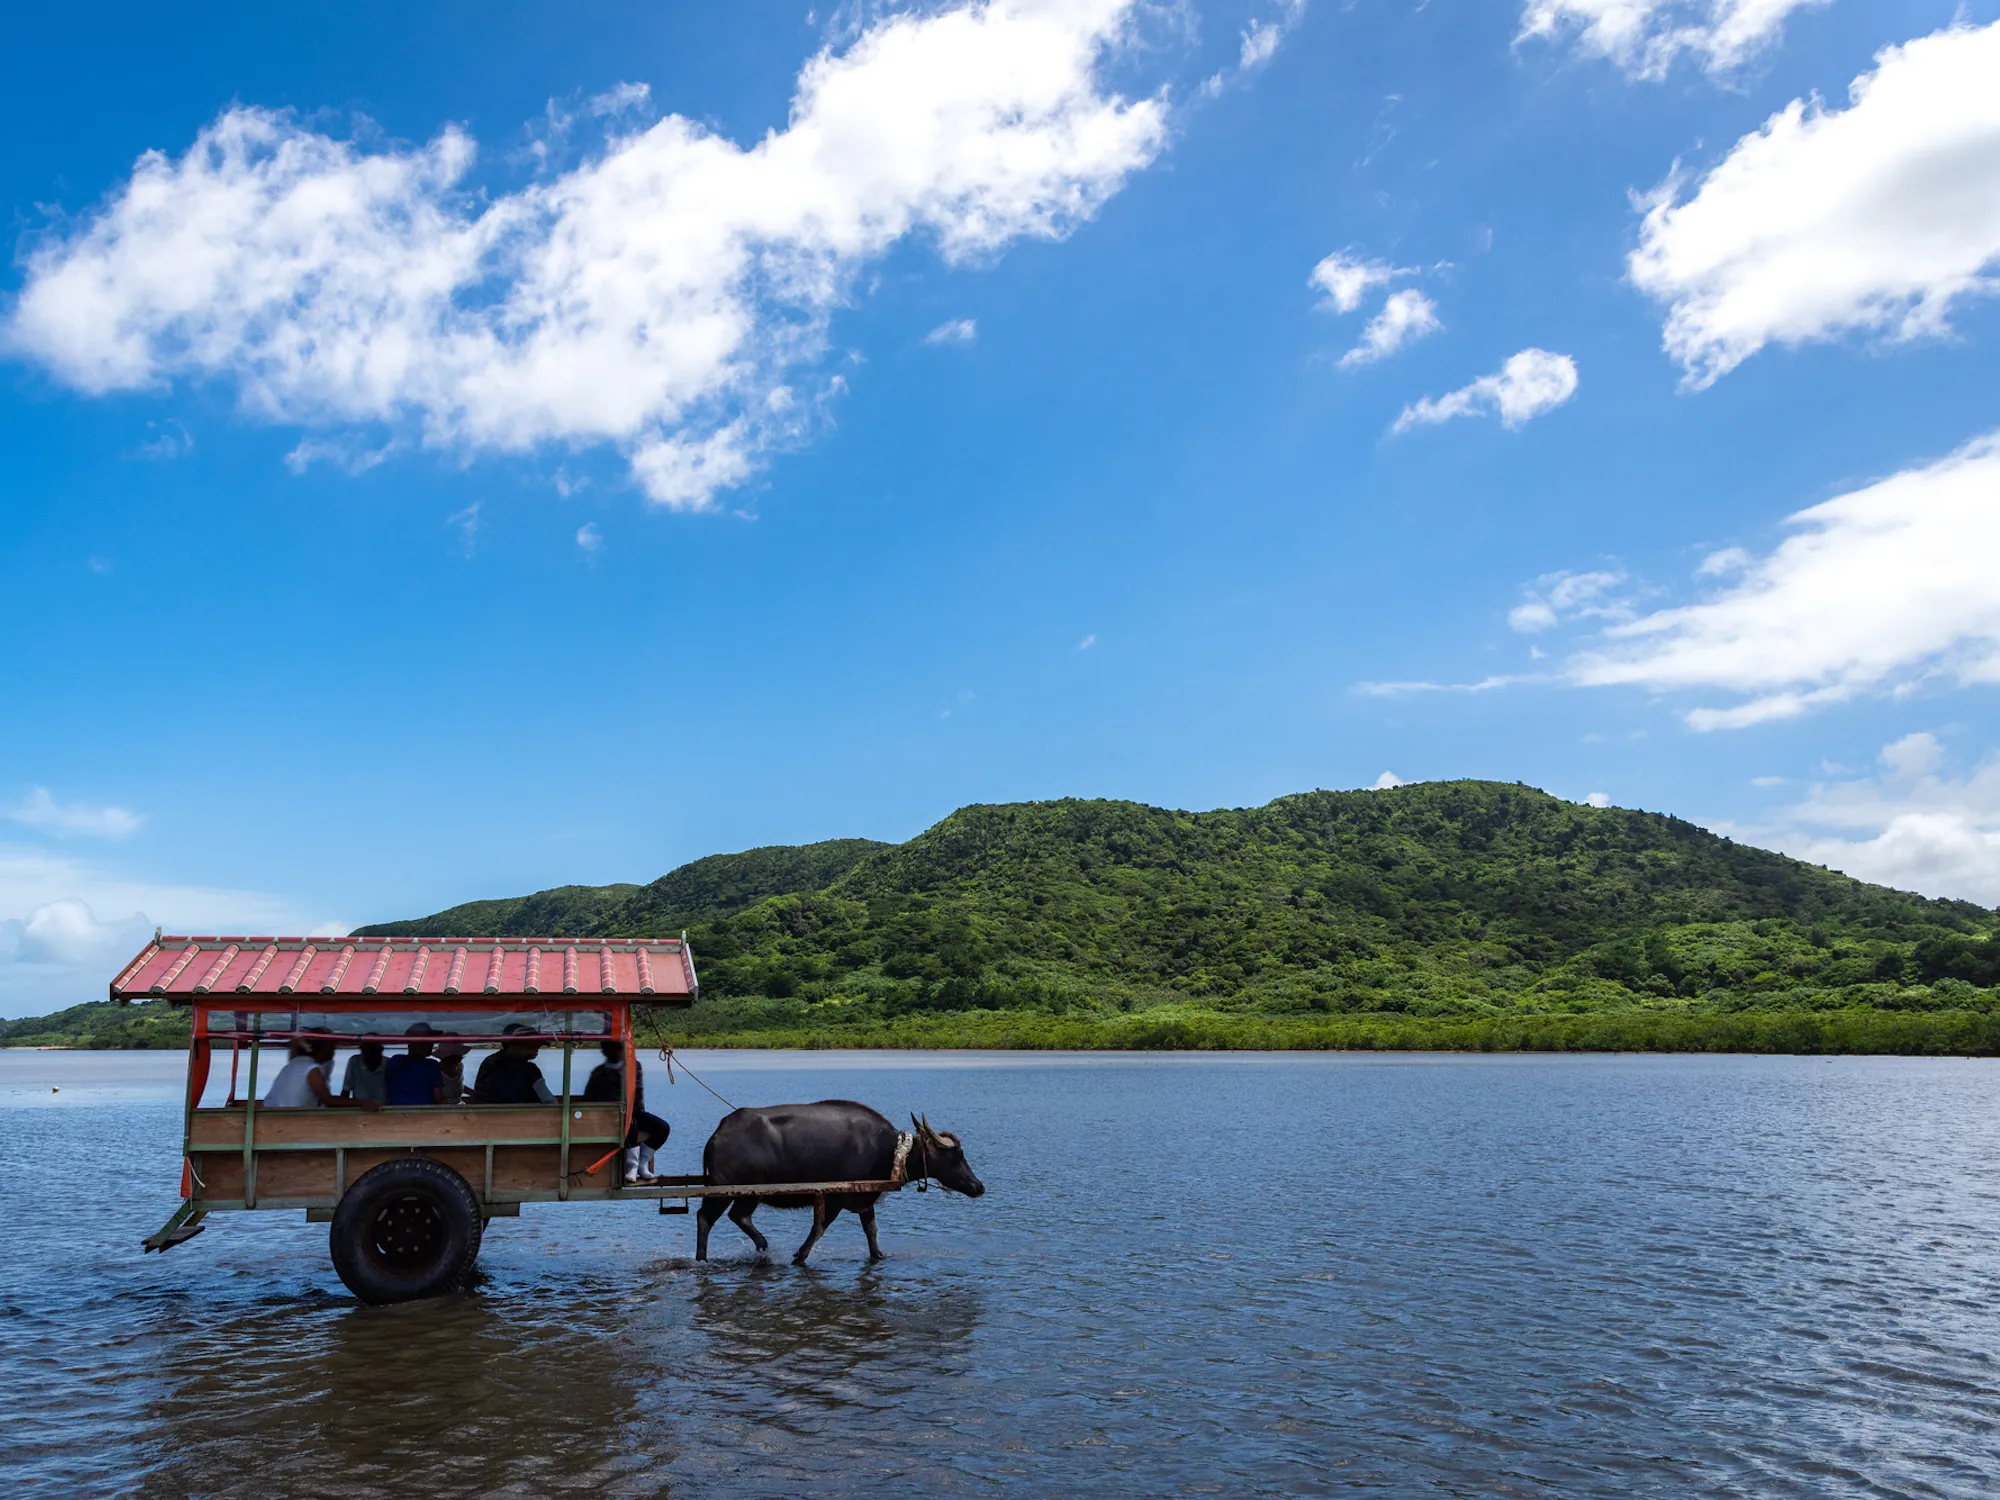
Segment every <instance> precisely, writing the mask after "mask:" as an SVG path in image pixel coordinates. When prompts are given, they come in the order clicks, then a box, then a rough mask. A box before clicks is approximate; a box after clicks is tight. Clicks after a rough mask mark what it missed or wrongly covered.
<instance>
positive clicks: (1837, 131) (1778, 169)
mask: <svg viewBox="0 0 2000 1500" xmlns="http://www.w3.org/2000/svg"><path fill="white" fill-rule="evenodd" d="M1996 80H2000V23H1995V24H1994V25H1991V26H1986V27H1981V28H1977V29H1975V28H1973V27H1969V26H1954V27H1951V28H1950V29H1948V30H1945V31H1940V32H1937V33H1935V34H1934V35H1931V36H1927V37H1922V38H1920V39H1918V40H1916V41H1912V42H1907V43H1905V44H1904V45H1902V46H1900V47H1890V48H1887V49H1886V50H1884V51H1883V52H1882V53H1880V54H1879V55H1878V56H1877V58H1876V67H1875V71H1874V72H1872V73H1865V74H1863V75H1862V76H1861V77H1859V78H1857V79H1855V80H1854V82H1853V84H1852V86H1851V87H1850V88H1849V90H1848V93H1849V98H1850V101H1851V102H1850V105H1849V107H1848V108H1847V109H1844V110H1841V109H1827V108H1825V107H1824V106H1822V105H1821V103H1820V102H1819V101H1818V100H1817V99H1815V100H1812V101H1807V100H1803V99H1794V100H1793V101H1792V102H1791V103H1790V104H1788V105H1786V106H1785V108H1783V109H1782V110H1780V111H1778V113H1777V114H1775V115H1773V116H1771V118H1770V119H1769V120H1767V121H1765V122H1764V125H1763V127H1762V128H1761V129H1760V130H1757V131H1755V132H1753V133H1752V134H1750V135H1747V136H1745V137H1744V138H1743V139H1742V140H1740V141H1738V142H1737V143H1736V145H1735V146H1734V147H1733V148H1732V149H1731V150H1730V152H1729V154H1728V155H1727V156H1726V157H1725V158H1724V159H1723V160H1722V161H1721V163H1720V164H1718V165H1717V166H1716V167H1715V168H1714V169H1713V170H1712V171H1710V172H1709V173H1708V174H1707V175H1706V176H1705V177H1703V178H1702V179H1701V181H1700V182H1699V183H1698V184H1697V185H1696V187H1695V190H1694V192H1693V194H1692V196H1688V197H1686V198H1683V196H1682V184H1681V183H1680V182H1679V181H1678V180H1673V179H1670V180H1669V181H1668V182H1667V184H1666V185H1665V186H1664V187H1663V188H1661V189H1660V191H1659V192H1658V193H1656V194H1654V195H1653V197H1652V198H1651V199H1650V200H1649V201H1648V203H1647V205H1646V210H1645V218H1644V222H1643V224H1642V226H1641V229H1640V237H1639V246H1638V248H1637V249H1636V250H1634V251H1633V252H1632V257H1631V261H1630V265H1629V269H1630V274H1631V277H1632V281H1633V283H1634V284H1635V285H1637V286H1638V287H1639V288H1640V289H1641V290H1643V291H1645V292H1647V293H1649V294H1650V295H1651V296H1653V297H1654V298H1656V299H1658V300H1659V301H1661V302H1663V303H1665V304H1666V307H1667V318H1666V330H1665V345H1666V349H1667V352H1668V353H1670V354H1671V355H1672V356H1673V357H1674V358H1675V359H1676V360H1678V361H1679V362H1680V364H1681V366H1682V368H1683V369H1684V370H1685V371H1686V372H1687V377H1686V378H1687V383H1688V384H1689V386H1691V387H1695V388H1700V387H1704V386H1707V385H1709V384H1711V383H1712V382H1714V381H1715V380H1717V379H1718V378H1720V377H1721V376H1723V375H1725V374H1727V373H1728V372H1729V371H1730V370H1732V369H1734V368H1735V367H1736V366H1737V365H1738V364H1740V363H1742V362H1743V361H1744V360H1745V359H1748V358H1749V357H1750V356H1751V355H1752V354H1755V353H1756V352H1757V351H1758V350H1759V349H1762V348H1763V347H1764V346H1765V345H1766V344H1769V343H1774V342H1775V343H1779V344H1784V345H1798V344H1803V343H1807V342H1810V341H1814V340H1824V339H1831V338H1835V337H1837V336H1839V335H1841V334H1844V333H1850V332H1856V331H1861V332H1876V333H1882V334H1885V335H1886V336H1887V337H1889V338H1891V339H1911V338H1917V337H1920V336H1924V335H1935V334H1938V333H1941V332H1943V331H1945V330H1946V327H1947V322H1946V320H1947V317H1948V315H1949V313H1950V312H1951V310H1952V308H1953V306H1954V305H1955V304H1956V303H1958V302H1960V301H1961V300H1963V299H1965V298H1968V297H1973V296H1979V295H1984V294H1988V293H1991V292H1992V291H1993V290H1994V289H1995V287H1996V285H2000V282H1996V280H1995V278H1994V276H1993V274H1992V268H1993V266H1994V263H1995V261H1996V260H2000V84H1996Z"/></svg>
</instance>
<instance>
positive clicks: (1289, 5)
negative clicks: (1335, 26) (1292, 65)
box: [1236, 0, 1306, 73]
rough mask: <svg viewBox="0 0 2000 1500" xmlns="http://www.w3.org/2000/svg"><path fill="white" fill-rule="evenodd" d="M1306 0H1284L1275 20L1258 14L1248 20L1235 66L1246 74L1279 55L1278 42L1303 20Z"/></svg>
mask: <svg viewBox="0 0 2000 1500" xmlns="http://www.w3.org/2000/svg"><path fill="white" fill-rule="evenodd" d="M1305 13H1306V0H1283V3H1282V4H1281V5H1280V6H1279V7H1278V15H1277V17H1276V19H1274V20H1265V19H1263V18H1262V17H1259V18H1257V19H1255V20H1253V21H1251V23H1250V26H1249V29H1248V30H1246V31H1245V32H1244V33H1243V46H1242V47H1241V49H1240V50H1239V51H1238V53H1237V59H1236V65H1237V67H1238V69H1239V70H1240V71H1242V72H1245V73H1250V72H1254V71H1255V70H1256V69H1258V68H1261V67H1263V66H1264V64H1265V63H1267V62H1269V61H1270V60H1271V59H1272V58H1274V57H1276V56H1277V55H1278V45H1279V43H1281V42H1283V41H1284V39H1285V35H1286V33H1287V32H1289V31H1290V30H1291V29H1292V28H1293V27H1294V26H1296V25H1298V24H1299V22H1300V21H1301V20H1303V19H1304V17H1305Z"/></svg>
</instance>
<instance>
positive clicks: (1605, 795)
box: [1583, 792, 1611, 807]
mask: <svg viewBox="0 0 2000 1500" xmlns="http://www.w3.org/2000/svg"><path fill="white" fill-rule="evenodd" d="M1583 800H1584V804H1585V805H1586V806H1589V807H1609V806H1610V805H1611V793H1609V792H1586V793H1585V794H1584V798H1583Z"/></svg>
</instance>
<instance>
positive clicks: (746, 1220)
mask: <svg viewBox="0 0 2000 1500" xmlns="http://www.w3.org/2000/svg"><path fill="white" fill-rule="evenodd" d="M755 1212H757V1200H756V1199H755V1198H733V1199H731V1200H730V1203H729V1222H730V1223H732V1224H734V1225H735V1226H736V1227H737V1228H738V1229H740V1230H742V1231H743V1232H744V1233H745V1234H747V1235H749V1236H750V1243H751V1244H753V1245H755V1246H756V1247H757V1253H758V1254H759V1255H762V1254H763V1253H764V1252H765V1251H766V1250H768V1249H770V1248H771V1242H770V1241H769V1240H767V1239H765V1238H764V1236H763V1235H762V1234H760V1233H759V1232H758V1230H757V1226H756V1225H755V1224H752V1223H751V1222H750V1216H751V1215H752V1214H754V1213H755Z"/></svg>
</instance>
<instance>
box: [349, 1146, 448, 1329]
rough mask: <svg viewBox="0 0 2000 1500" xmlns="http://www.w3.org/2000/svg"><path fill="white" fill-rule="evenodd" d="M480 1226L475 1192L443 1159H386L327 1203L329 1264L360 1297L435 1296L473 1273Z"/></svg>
mask: <svg viewBox="0 0 2000 1500" xmlns="http://www.w3.org/2000/svg"><path fill="white" fill-rule="evenodd" d="M482 1227H483V1226H482V1224H481V1223H480V1216H479V1200H478V1199H477V1198H475V1197H474V1196H473V1195H472V1189H471V1187H470V1186H469V1185H468V1184H467V1183H466V1180H465V1179H464V1178H463V1177H461V1176H459V1175H458V1173H456V1172H454V1171H453V1170H452V1169H451V1168H450V1167H448V1166H446V1165H445V1164H444V1163H443V1162H441V1161H433V1160H431V1159H430V1158H429V1157H427V1156H406V1157H402V1158H400V1159H399V1160H396V1161H385V1162H383V1163H382V1165H380V1166H379V1167H374V1168H372V1169H370V1170H369V1171H367V1172H364V1173H362V1174H361V1177H360V1179H359V1180H358V1181H357V1182H356V1183H355V1184H354V1186H353V1187H351V1188H349V1189H348V1190H347V1192H346V1194H345V1195H344V1196H343V1197H342V1198H341V1200H340V1206H339V1207H338V1208H336V1209H335V1210H334V1211H333V1232H332V1234H331V1235H330V1236H329V1237H328V1238H329V1248H330V1249H331V1251H332V1254H333V1269H334V1270H335V1271H337V1272H338V1273H339V1274H340V1279H341V1280H342V1281H344V1282H346V1283H347V1289H348V1290H349V1291H351V1292H352V1293H354V1295H355V1296H357V1297H359V1298H360V1299H361V1300H362V1301H363V1302H412V1301H415V1300H416V1299H417V1298H419V1297H435V1296H437V1295H438V1294H439V1293H441V1292H448V1291H450V1290H452V1289H453V1288H454V1287H457V1286H460V1285H462V1284H463V1283H464V1281H465V1279H466V1278H467V1277H468V1276H469V1275H470V1274H471V1272H472V1263H473V1262H474V1261H475V1260H477V1259H478V1257H479V1240H480V1230H481V1229H482Z"/></svg>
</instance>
